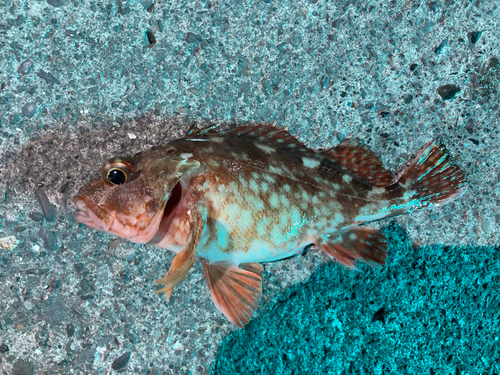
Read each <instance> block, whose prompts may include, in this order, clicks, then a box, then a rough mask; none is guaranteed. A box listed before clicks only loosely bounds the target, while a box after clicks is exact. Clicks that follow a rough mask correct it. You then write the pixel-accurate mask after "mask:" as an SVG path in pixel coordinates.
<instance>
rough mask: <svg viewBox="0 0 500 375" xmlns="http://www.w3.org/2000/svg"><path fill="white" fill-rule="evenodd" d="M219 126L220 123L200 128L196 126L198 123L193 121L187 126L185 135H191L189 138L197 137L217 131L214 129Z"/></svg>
mask: <svg viewBox="0 0 500 375" xmlns="http://www.w3.org/2000/svg"><path fill="white" fill-rule="evenodd" d="M219 126H220V123H218V124H214V125H210V126H208V127H206V128H203V129H201V128H199V127H198V123H197V122H195V123H194V124H193V125H191V126H190V127H189V129H188V131H187V132H186V135H185V136H186V137H191V138H198V137H200V138H202V137H201V136H203V135H206V134H217V133H218V132H217V130H215V129H216V128H217V127H219Z"/></svg>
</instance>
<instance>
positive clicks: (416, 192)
mask: <svg viewBox="0 0 500 375" xmlns="http://www.w3.org/2000/svg"><path fill="white" fill-rule="evenodd" d="M466 188H467V181H466V178H465V175H464V173H463V172H462V171H461V170H460V169H459V168H458V167H457V166H456V164H455V162H454V161H453V159H452V157H451V156H450V155H449V154H448V152H447V151H446V149H445V148H444V146H443V145H442V144H441V142H439V141H435V142H430V143H429V144H427V145H426V146H425V147H424V148H423V149H422V150H420V151H419V152H418V154H417V157H416V158H414V159H413V160H412V161H410V162H408V163H407V164H406V165H404V166H402V167H401V168H400V169H399V170H397V171H396V172H395V173H393V174H392V175H391V174H389V173H388V172H387V171H386V170H385V169H384V168H383V166H382V163H381V162H380V160H379V159H378V158H377V157H376V156H375V155H374V154H373V153H372V152H371V151H370V150H369V149H368V148H366V147H365V146H363V145H361V144H360V143H359V142H357V141H355V140H352V139H347V140H344V141H343V142H341V143H340V144H339V145H338V146H337V147H335V148H333V149H329V150H323V151H314V150H311V149H309V148H307V147H306V146H304V145H303V144H302V143H300V142H299V141H297V140H296V139H295V138H294V137H293V136H291V135H290V134H288V132H286V131H285V130H283V129H277V128H275V127H274V126H271V125H263V126H257V127H247V126H245V127H239V128H235V129H232V130H228V131H222V132H217V131H216V130H213V129H198V128H197V127H196V126H193V127H192V128H191V129H190V130H189V131H188V133H187V134H186V136H185V137H184V138H181V139H177V140H174V141H172V142H169V143H168V144H166V145H162V146H158V147H155V148H153V149H151V150H148V151H144V152H141V153H139V154H136V155H135V156H134V157H132V158H114V159H111V160H110V161H109V162H108V163H107V164H106V165H105V166H104V167H103V169H102V172H101V178H100V179H94V180H93V181H92V182H91V183H89V184H88V185H86V186H85V187H83V188H82V189H81V190H80V192H79V194H77V195H76V196H75V198H74V201H75V204H76V205H77V206H78V207H79V208H80V210H81V211H80V212H78V213H77V214H76V216H75V217H76V219H77V220H78V221H80V222H82V223H84V224H86V225H88V226H90V227H91V228H94V229H98V230H102V231H105V232H107V233H111V234H114V235H117V236H121V237H124V238H127V239H129V240H131V241H134V242H138V243H145V242H147V243H150V244H153V245H155V246H157V247H159V248H163V249H168V250H171V251H173V252H175V253H176V256H175V257H174V260H173V262H172V265H171V267H170V270H169V271H168V273H167V274H166V275H165V276H164V277H163V278H161V279H159V280H157V281H156V282H157V283H159V284H163V285H165V287H164V288H163V289H161V290H160V292H165V294H166V295H167V297H169V296H170V293H171V291H172V289H173V287H174V286H175V285H176V284H177V283H179V282H180V281H181V280H182V279H183V278H184V277H185V276H186V275H187V273H188V272H189V269H190V268H191V267H192V265H193V264H194V262H195V261H196V260H198V261H200V262H202V264H203V268H204V273H205V277H206V280H207V284H208V286H209V289H210V293H211V295H212V298H213V300H214V303H215V305H216V306H217V308H218V309H219V310H220V311H221V312H223V313H224V314H225V315H226V317H227V318H228V319H229V320H230V321H231V322H232V323H234V324H236V325H238V326H240V327H242V326H243V325H245V324H246V323H248V321H249V320H250V319H251V317H252V315H253V312H254V311H255V309H256V308H257V305H258V301H259V298H260V294H261V290H262V284H261V282H262V266H261V265H260V263H262V262H269V261H275V260H280V259H284V258H288V257H290V256H293V255H296V254H300V253H301V252H302V251H303V249H304V248H305V247H306V246H307V245H310V244H315V245H317V246H318V247H319V248H320V249H321V250H322V251H323V252H324V253H326V254H327V255H328V256H330V257H332V258H334V259H336V260H337V261H339V262H340V263H342V264H343V265H345V266H347V267H350V268H355V267H356V261H357V260H360V261H364V262H366V263H367V264H369V265H371V266H381V265H383V264H384V262H385V258H386V250H387V242H386V239H385V237H384V235H383V234H382V232H381V231H379V230H376V229H373V228H369V227H366V226H360V225H361V224H365V223H367V222H370V221H374V220H379V219H383V218H386V217H389V216H394V215H399V214H403V213H407V212H411V211H413V210H414V209H418V208H422V207H426V206H432V205H441V204H444V203H446V202H448V201H450V200H453V199H455V198H457V197H458V196H460V195H461V194H463V193H464V192H465V190H466Z"/></svg>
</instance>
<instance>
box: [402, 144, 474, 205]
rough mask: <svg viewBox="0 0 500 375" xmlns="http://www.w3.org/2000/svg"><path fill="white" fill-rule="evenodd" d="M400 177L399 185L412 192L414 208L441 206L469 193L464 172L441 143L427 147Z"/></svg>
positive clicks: (427, 145)
mask: <svg viewBox="0 0 500 375" xmlns="http://www.w3.org/2000/svg"><path fill="white" fill-rule="evenodd" d="M398 174H399V175H400V177H399V180H398V183H399V185H400V186H402V187H404V188H406V190H407V191H409V192H411V193H413V194H411V195H410V199H412V200H416V201H417V202H415V207H416V208H422V207H425V206H427V205H431V206H432V205H434V206H440V205H443V204H445V203H448V202H450V201H452V200H454V199H456V198H458V197H459V196H461V195H462V194H463V193H465V191H466V190H467V185H468V182H467V178H466V176H465V173H464V172H463V171H462V170H461V169H460V168H459V167H458V166H457V165H456V164H455V161H454V160H453V158H452V156H451V155H450V154H449V153H448V151H447V150H446V148H445V147H444V145H443V144H442V143H441V141H440V140H435V141H432V142H429V143H428V144H426V145H425V146H424V147H423V148H422V150H421V151H420V152H419V153H418V155H417V157H416V158H415V159H413V160H412V161H410V162H409V163H408V164H406V165H405V166H404V167H403V169H401V170H400V171H399V172H398Z"/></svg>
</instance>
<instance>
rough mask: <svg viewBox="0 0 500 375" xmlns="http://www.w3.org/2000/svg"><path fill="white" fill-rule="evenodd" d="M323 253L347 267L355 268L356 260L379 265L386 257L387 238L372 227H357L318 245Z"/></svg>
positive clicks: (382, 263) (374, 265)
mask: <svg viewBox="0 0 500 375" xmlns="http://www.w3.org/2000/svg"><path fill="white" fill-rule="evenodd" d="M318 247H319V248H320V249H321V250H322V251H323V252H324V253H326V254H327V255H329V256H331V257H332V258H335V259H336V260H337V261H338V262H339V263H341V264H343V265H344V266H346V267H348V268H353V269H356V268H357V267H356V260H361V261H363V262H365V263H366V264H368V265H369V266H371V267H376V268H378V267H381V266H383V265H384V264H385V258H386V257H387V239H386V238H385V236H384V234H383V233H382V232H381V231H380V230H378V229H374V228H367V227H358V228H354V229H351V230H348V231H345V232H341V233H340V234H339V236H338V237H336V238H331V239H329V240H328V241H327V242H324V243H322V244H320V245H319V246H318Z"/></svg>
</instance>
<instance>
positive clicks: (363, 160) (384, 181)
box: [323, 138, 392, 187]
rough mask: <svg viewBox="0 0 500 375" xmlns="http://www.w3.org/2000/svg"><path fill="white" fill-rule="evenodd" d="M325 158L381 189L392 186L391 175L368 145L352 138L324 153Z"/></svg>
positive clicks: (345, 139)
mask: <svg viewBox="0 0 500 375" xmlns="http://www.w3.org/2000/svg"><path fill="white" fill-rule="evenodd" d="M323 155H324V156H325V158H329V159H333V160H335V161H336V162H337V164H338V165H340V166H341V167H342V168H343V169H344V171H345V172H348V173H350V174H353V175H354V176H356V177H359V178H361V179H362V180H364V181H366V182H368V183H370V184H372V185H374V186H380V187H387V186H390V185H391V179H392V178H391V175H390V174H389V172H387V171H386V170H385V168H384V167H383V165H382V162H381V161H380V159H379V158H378V157H377V156H376V155H375V154H374V153H373V151H371V150H370V149H369V148H368V147H367V146H366V145H363V144H361V143H360V142H359V141H357V140H355V139H352V138H344V139H343V140H342V142H340V144H339V145H338V146H336V147H334V148H333V149H330V150H327V151H324V152H323Z"/></svg>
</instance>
